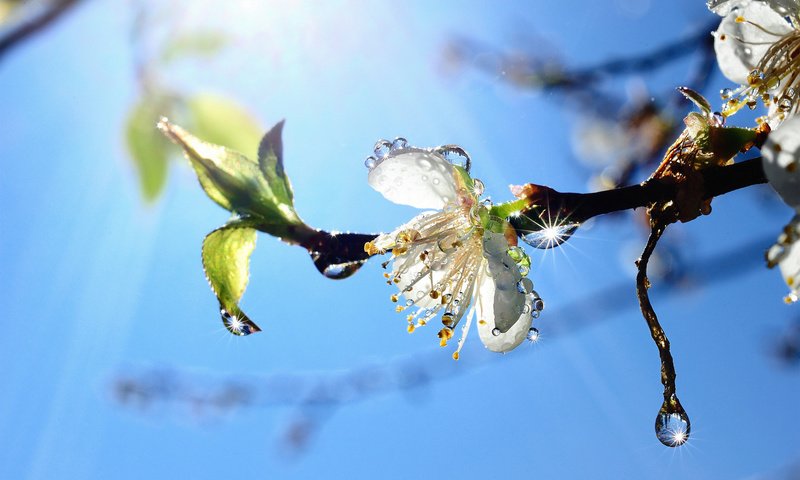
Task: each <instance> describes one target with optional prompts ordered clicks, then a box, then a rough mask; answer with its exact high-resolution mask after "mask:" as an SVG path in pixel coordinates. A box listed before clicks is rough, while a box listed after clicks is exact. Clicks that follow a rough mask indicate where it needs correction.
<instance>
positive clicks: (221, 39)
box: [161, 31, 228, 64]
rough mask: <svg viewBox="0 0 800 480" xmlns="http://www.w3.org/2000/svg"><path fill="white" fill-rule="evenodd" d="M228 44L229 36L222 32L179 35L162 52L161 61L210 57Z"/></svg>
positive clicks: (168, 61) (169, 61)
mask: <svg viewBox="0 0 800 480" xmlns="http://www.w3.org/2000/svg"><path fill="white" fill-rule="evenodd" d="M227 44H228V38H227V37H226V36H225V35H224V34H223V33H222V32H215V31H198V32H191V33H187V34H183V35H179V36H177V37H175V38H173V39H172V41H170V42H169V43H168V44H167V46H166V47H165V48H164V50H163V51H162V52H161V61H162V62H163V63H165V64H167V63H171V62H174V61H175V60H181V59H183V58H186V57H210V56H212V55H215V54H217V53H219V51H220V50H222V49H223V48H225V46H226V45H227Z"/></svg>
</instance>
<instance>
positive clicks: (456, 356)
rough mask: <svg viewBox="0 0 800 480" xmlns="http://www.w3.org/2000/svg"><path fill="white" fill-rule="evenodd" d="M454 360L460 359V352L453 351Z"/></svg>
mask: <svg viewBox="0 0 800 480" xmlns="http://www.w3.org/2000/svg"><path fill="white" fill-rule="evenodd" d="M453 360H458V352H453Z"/></svg>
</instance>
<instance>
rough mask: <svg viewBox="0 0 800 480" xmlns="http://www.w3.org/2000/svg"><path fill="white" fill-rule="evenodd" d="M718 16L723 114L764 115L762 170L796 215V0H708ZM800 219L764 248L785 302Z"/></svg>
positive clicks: (799, 80)
mask: <svg viewBox="0 0 800 480" xmlns="http://www.w3.org/2000/svg"><path fill="white" fill-rule="evenodd" d="M707 3H708V8H709V9H710V10H711V11H713V12H715V13H717V14H719V15H721V16H722V17H723V18H722V22H721V23H720V26H719V29H717V31H716V32H715V34H714V49H715V51H716V54H717V61H718V63H719V67H720V69H721V70H722V73H723V74H724V75H725V76H726V77H727V78H728V79H729V80H731V81H733V82H734V83H737V84H739V87H737V88H736V89H734V90H729V89H726V90H723V92H722V97H723V99H725V100H727V103H726V105H725V108H724V111H723V113H725V114H726V115H732V114H733V113H735V112H736V111H737V110H739V109H740V108H741V107H742V106H743V105H748V106H749V107H750V108H755V107H756V106H757V104H758V102H762V103H763V104H764V105H765V106H766V107H767V108H768V114H767V115H766V116H765V117H761V118H760V119H759V120H760V121H762V122H767V123H768V124H769V126H770V127H771V128H772V129H773V131H772V133H771V134H770V136H769V138H768V139H767V141H766V142H765V143H764V145H763V146H762V147H761V153H762V157H763V165H764V173H765V174H766V177H767V180H768V181H769V183H770V185H771V186H772V188H774V189H775V191H776V192H777V193H778V195H780V196H781V198H782V199H783V201H784V202H786V204H787V205H789V206H790V207H792V208H794V209H795V210H796V211H797V212H798V213H799V214H800V168H798V162H800V117H798V116H797V112H798V111H799V109H800V0H758V1H756V0H709V1H708V2H707ZM799 240H800V220H798V217H795V218H794V219H793V220H792V222H790V224H789V225H787V227H786V228H785V229H784V232H783V233H781V235H780V236H779V237H778V242H777V244H776V245H774V246H773V247H772V248H771V249H770V250H769V251H768V252H767V263H768V265H769V266H770V267H774V266H776V265H778V266H779V267H780V270H781V273H782V275H783V278H784V280H785V281H786V283H787V285H788V286H789V288H790V293H789V295H788V296H787V297H786V300H787V302H789V303H791V302H795V301H797V299H798V288H800V285H798V282H800V246H798V243H800V242H799Z"/></svg>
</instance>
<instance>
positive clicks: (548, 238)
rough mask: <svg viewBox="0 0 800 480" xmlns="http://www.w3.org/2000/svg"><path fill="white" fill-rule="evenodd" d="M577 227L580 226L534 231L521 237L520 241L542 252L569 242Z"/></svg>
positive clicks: (565, 225)
mask: <svg viewBox="0 0 800 480" xmlns="http://www.w3.org/2000/svg"><path fill="white" fill-rule="evenodd" d="M579 226H580V224H578V223H570V224H564V225H556V226H552V227H547V228H543V229H541V230H535V231H533V232H530V233H527V234H525V235H523V236H522V241H523V242H525V243H527V244H528V245H530V246H532V247H534V248H539V249H543V250H544V249H548V248H553V247H557V246H559V245H561V244H562V243H564V242H566V241H567V240H569V238H570V237H571V236H572V234H573V233H575V230H577V229H578V227H579Z"/></svg>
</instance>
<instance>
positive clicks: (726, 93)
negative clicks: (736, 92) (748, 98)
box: [719, 88, 733, 100]
mask: <svg viewBox="0 0 800 480" xmlns="http://www.w3.org/2000/svg"><path fill="white" fill-rule="evenodd" d="M731 95H733V90H731V89H730V88H723V89H722V90H720V91H719V96H720V97H722V99H723V100H727V99H729V98H731Z"/></svg>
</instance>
